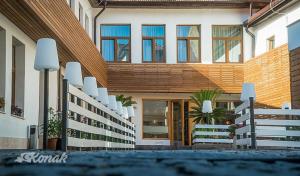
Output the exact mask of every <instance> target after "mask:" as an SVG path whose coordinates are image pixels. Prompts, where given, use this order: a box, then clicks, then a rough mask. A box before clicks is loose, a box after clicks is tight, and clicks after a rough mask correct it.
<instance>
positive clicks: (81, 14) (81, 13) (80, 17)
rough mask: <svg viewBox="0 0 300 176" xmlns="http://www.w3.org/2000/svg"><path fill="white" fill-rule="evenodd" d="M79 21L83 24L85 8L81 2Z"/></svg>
mask: <svg viewBox="0 0 300 176" xmlns="http://www.w3.org/2000/svg"><path fill="white" fill-rule="evenodd" d="M79 22H80V24H81V25H82V26H83V8H82V6H81V4H79Z"/></svg>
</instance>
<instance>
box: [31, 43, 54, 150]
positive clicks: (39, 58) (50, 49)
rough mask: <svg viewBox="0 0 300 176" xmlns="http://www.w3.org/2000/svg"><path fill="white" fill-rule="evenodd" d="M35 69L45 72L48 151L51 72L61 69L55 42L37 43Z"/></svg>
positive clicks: (45, 120) (44, 143) (45, 134)
mask: <svg viewBox="0 0 300 176" xmlns="http://www.w3.org/2000/svg"><path fill="white" fill-rule="evenodd" d="M34 69H36V70H38V71H44V129H43V131H44V132H43V149H44V150H46V149H47V146H48V108H49V71H57V70H58V69H59V61H58V54H57V47H56V42H55V40H53V39H51V38H42V39H39V40H38V41H37V47H36V54H35V61H34Z"/></svg>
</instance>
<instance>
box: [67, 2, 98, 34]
mask: <svg viewBox="0 0 300 176" xmlns="http://www.w3.org/2000/svg"><path fill="white" fill-rule="evenodd" d="M66 1H67V3H68V4H69V6H70V7H71V9H72V11H73V12H74V14H75V16H76V18H77V19H78V20H80V24H81V25H82V27H83V28H84V29H85V30H86V32H87V33H88V35H89V36H90V37H91V39H92V38H93V20H94V18H93V8H92V6H91V4H90V2H89V1H88V0H66ZM80 6H81V7H82V10H83V11H82V14H81V15H79V9H80Z"/></svg>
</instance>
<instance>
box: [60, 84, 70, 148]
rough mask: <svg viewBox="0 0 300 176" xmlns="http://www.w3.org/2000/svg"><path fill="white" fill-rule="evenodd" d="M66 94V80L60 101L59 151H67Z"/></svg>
mask: <svg viewBox="0 0 300 176" xmlns="http://www.w3.org/2000/svg"><path fill="white" fill-rule="evenodd" d="M68 92H69V83H68V80H67V79H64V80H63V99H62V133H61V136H62V140H61V150H62V151H67V118H68Z"/></svg>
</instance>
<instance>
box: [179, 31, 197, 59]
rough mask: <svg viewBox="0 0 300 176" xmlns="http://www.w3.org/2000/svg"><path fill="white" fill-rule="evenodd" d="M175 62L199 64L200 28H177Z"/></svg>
mask: <svg viewBox="0 0 300 176" xmlns="http://www.w3.org/2000/svg"><path fill="white" fill-rule="evenodd" d="M177 62H180V63H186V62H194V63H195V62H200V26H199V25H189V26H186V25H184V26H183V25H179V26H177Z"/></svg>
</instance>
